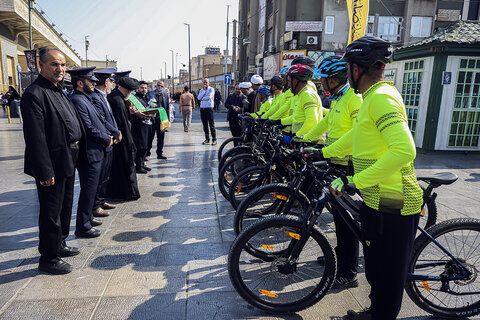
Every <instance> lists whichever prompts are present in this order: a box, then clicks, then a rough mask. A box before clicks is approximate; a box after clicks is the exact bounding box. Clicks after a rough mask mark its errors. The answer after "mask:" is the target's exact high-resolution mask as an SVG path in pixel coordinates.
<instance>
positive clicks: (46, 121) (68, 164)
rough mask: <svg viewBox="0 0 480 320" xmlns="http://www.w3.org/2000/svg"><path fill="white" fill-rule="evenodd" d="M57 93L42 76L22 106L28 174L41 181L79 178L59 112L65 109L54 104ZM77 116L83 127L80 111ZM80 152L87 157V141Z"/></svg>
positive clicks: (26, 93)
mask: <svg viewBox="0 0 480 320" xmlns="http://www.w3.org/2000/svg"><path fill="white" fill-rule="evenodd" d="M53 90H60V91H61V89H60V88H56V87H55V86H54V85H53V83H52V82H50V81H49V80H47V79H45V78H44V77H42V76H41V75H39V76H38V78H37V79H36V80H35V81H34V82H33V83H32V84H31V85H30V86H29V87H28V88H27V89H26V91H25V93H24V94H23V96H22V99H21V102H20V108H21V110H22V117H23V136H24V139H25V167H24V171H25V173H26V174H28V175H30V176H32V177H34V178H35V179H37V180H40V181H45V180H47V179H49V178H51V177H70V176H72V175H74V174H75V166H76V163H75V162H74V159H73V158H72V153H71V152H70V146H69V142H68V141H67V136H68V133H67V127H66V124H65V119H63V117H62V112H61V111H59V108H61V107H62V106H59V105H58V104H56V103H54V101H56V100H55V97H54V93H53ZM62 94H63V95H64V94H65V93H63V91H62ZM66 100H67V101H68V98H67V99H66ZM67 103H71V102H67ZM71 108H72V109H73V110H74V111H75V108H74V107H73V105H71ZM75 114H76V116H77V119H78V121H79V123H80V126H81V121H80V120H79V118H78V114H77V113H76V111H75ZM80 148H81V150H80V154H79V156H80V157H82V156H84V155H85V153H84V152H85V150H84V149H83V148H84V141H81V143H80Z"/></svg>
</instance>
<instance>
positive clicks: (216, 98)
mask: <svg viewBox="0 0 480 320" xmlns="http://www.w3.org/2000/svg"><path fill="white" fill-rule="evenodd" d="M221 101H222V95H221V94H220V90H218V88H216V89H215V96H214V98H213V102H214V106H215V111H218V107H219V106H220V102H221Z"/></svg>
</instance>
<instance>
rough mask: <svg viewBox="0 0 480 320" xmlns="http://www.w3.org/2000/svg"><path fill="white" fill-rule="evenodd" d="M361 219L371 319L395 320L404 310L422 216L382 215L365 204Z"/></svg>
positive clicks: (361, 211)
mask: <svg viewBox="0 0 480 320" xmlns="http://www.w3.org/2000/svg"><path fill="white" fill-rule="evenodd" d="M360 218H361V221H362V244H363V253H364V257H365V275H366V277H367V281H368V283H369V284H370V286H371V290H370V300H371V302H372V304H371V306H370V308H371V312H372V319H373V320H394V319H396V318H397V315H398V313H399V312H400V308H401V306H402V297H403V289H404V287H405V281H406V278H407V271H408V263H409V261H410V257H411V253H412V248H413V243H414V240H415V234H416V231H417V229H416V228H417V225H418V219H419V214H414V215H408V216H402V215H401V214H400V213H398V214H391V213H383V212H379V211H377V210H374V209H372V208H370V207H368V206H367V205H366V204H365V203H364V204H362V207H361V209H360Z"/></svg>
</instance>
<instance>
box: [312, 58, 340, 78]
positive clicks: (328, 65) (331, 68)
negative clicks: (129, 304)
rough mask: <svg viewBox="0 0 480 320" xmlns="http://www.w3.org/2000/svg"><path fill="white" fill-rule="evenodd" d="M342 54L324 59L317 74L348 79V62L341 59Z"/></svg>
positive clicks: (324, 76)
mask: <svg viewBox="0 0 480 320" xmlns="http://www.w3.org/2000/svg"><path fill="white" fill-rule="evenodd" d="M341 59H342V57H341V56H330V57H327V58H325V59H323V60H322V62H321V63H320V65H319V66H318V68H317V69H315V71H316V72H315V74H316V75H318V76H320V77H323V78H330V77H332V78H335V79H338V80H340V82H344V81H346V80H347V62H345V61H341Z"/></svg>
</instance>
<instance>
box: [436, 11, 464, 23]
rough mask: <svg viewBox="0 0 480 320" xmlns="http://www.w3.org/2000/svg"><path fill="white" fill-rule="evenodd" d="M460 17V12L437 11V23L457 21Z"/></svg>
mask: <svg viewBox="0 0 480 320" xmlns="http://www.w3.org/2000/svg"><path fill="white" fill-rule="evenodd" d="M459 17H460V10H448V9H438V12H437V21H457V20H458V19H459Z"/></svg>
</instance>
